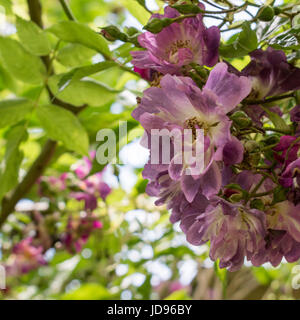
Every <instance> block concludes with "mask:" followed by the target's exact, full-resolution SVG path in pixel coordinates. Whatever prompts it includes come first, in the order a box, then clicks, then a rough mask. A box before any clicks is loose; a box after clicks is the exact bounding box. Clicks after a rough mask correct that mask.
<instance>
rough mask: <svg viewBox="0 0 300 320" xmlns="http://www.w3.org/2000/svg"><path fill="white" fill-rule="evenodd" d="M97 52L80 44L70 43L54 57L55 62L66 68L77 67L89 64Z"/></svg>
mask: <svg viewBox="0 0 300 320" xmlns="http://www.w3.org/2000/svg"><path fill="white" fill-rule="evenodd" d="M96 54H97V52H96V51H95V50H92V49H90V48H87V47H85V46H82V45H81V44H76V43H70V44H68V45H66V46H64V47H63V48H61V49H60V50H59V51H58V53H57V56H56V60H57V61H58V62H59V63H61V64H62V65H64V66H66V67H71V68H74V67H79V66H82V65H86V64H88V62H91V59H92V57H93V56H95V55H96Z"/></svg>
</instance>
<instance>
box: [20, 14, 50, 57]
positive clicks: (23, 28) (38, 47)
mask: <svg viewBox="0 0 300 320" xmlns="http://www.w3.org/2000/svg"><path fill="white" fill-rule="evenodd" d="M16 27H17V31H18V36H19V39H20V41H21V43H22V45H23V46H24V48H25V49H27V50H28V51H29V52H30V53H32V54H35V55H37V56H46V55H48V54H49V53H50V51H51V43H50V41H49V39H48V35H47V33H46V32H44V31H43V30H42V29H41V28H40V27H38V25H36V24H35V23H34V22H32V21H26V20H24V19H22V18H20V17H17V23H16Z"/></svg>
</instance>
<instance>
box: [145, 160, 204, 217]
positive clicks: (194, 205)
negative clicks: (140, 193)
mask: <svg viewBox="0 0 300 320" xmlns="http://www.w3.org/2000/svg"><path fill="white" fill-rule="evenodd" d="M143 177H144V178H145V179H148V180H149V183H148V185H147V188H146V192H147V194H148V195H150V196H153V197H158V199H157V200H156V201H155V204H156V205H157V206H159V205H162V204H165V203H166V204H167V209H170V210H171V217H170V221H171V222H172V223H175V222H177V221H179V220H180V219H181V218H182V215H183V213H185V214H193V213H194V212H199V210H201V209H202V210H204V209H205V208H206V206H207V205H208V201H207V199H206V198H205V197H204V196H203V195H202V189H201V187H202V186H201V185H200V183H199V181H200V180H198V181H194V179H193V178H192V177H191V176H185V179H183V180H182V181H175V180H172V179H171V178H170V176H169V174H168V170H167V167H166V166H164V165H152V164H150V163H148V164H146V166H145V169H144V171H143ZM188 180H189V181H188ZM187 199H188V200H187Z"/></svg>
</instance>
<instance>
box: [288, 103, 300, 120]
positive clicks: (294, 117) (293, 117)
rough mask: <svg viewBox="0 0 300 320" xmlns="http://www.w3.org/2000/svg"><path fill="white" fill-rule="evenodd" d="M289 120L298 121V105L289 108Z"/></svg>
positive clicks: (299, 111) (299, 110) (299, 113)
mask: <svg viewBox="0 0 300 320" xmlns="http://www.w3.org/2000/svg"><path fill="white" fill-rule="evenodd" d="M290 115H291V121H293V122H300V105H298V106H296V107H294V108H293V109H292V110H291V113H290Z"/></svg>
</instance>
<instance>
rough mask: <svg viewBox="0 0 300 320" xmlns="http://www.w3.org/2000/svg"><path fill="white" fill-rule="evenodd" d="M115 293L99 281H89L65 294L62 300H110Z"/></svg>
mask: <svg viewBox="0 0 300 320" xmlns="http://www.w3.org/2000/svg"><path fill="white" fill-rule="evenodd" d="M112 298H113V295H112V294H111V293H110V292H109V291H108V290H107V289H106V288H105V287H103V286H101V285H100V284H98V283H87V284H84V285H82V286H81V287H80V288H79V289H76V290H74V291H71V292H68V293H66V294H64V295H63V296H62V297H61V299H62V300H110V299H112Z"/></svg>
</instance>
